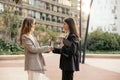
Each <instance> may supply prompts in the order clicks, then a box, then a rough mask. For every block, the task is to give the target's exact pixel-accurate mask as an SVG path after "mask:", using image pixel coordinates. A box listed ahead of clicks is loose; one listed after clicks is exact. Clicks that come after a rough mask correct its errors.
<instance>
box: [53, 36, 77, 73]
mask: <svg viewBox="0 0 120 80" xmlns="http://www.w3.org/2000/svg"><path fill="white" fill-rule="evenodd" d="M63 44H64V46H63V47H62V49H59V48H54V50H53V53H57V54H61V57H60V68H61V69H62V70H64V71H79V52H78V45H79V41H78V40H77V37H76V35H74V34H69V36H68V37H67V39H64V40H63Z"/></svg>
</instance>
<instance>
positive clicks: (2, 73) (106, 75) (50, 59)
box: [0, 54, 120, 80]
mask: <svg viewBox="0 0 120 80" xmlns="http://www.w3.org/2000/svg"><path fill="white" fill-rule="evenodd" d="M44 57H45V61H46V69H47V71H46V75H47V77H49V78H50V80H61V70H60V69H59V67H58V66H59V55H55V54H50V55H48V54H45V55H44ZM23 66H24V60H23V59H19V58H17V59H15V60H12V59H10V58H9V60H8V59H6V60H0V80H16V79H17V80H27V72H26V71H24V68H23ZM42 80H44V79H42ZM74 80H120V59H119V58H117V59H115V58H114V59H112V58H86V60H85V64H80V71H78V72H75V75H74Z"/></svg>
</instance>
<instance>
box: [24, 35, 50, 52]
mask: <svg viewBox="0 0 120 80" xmlns="http://www.w3.org/2000/svg"><path fill="white" fill-rule="evenodd" d="M22 44H23V46H24V47H25V48H26V49H27V50H29V51H30V52H32V53H44V52H49V51H50V47H49V46H43V47H35V46H34V45H33V42H32V40H31V39H30V38H27V37H26V36H23V37H22Z"/></svg>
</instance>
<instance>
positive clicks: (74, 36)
mask: <svg viewBox="0 0 120 80" xmlns="http://www.w3.org/2000/svg"><path fill="white" fill-rule="evenodd" d="M69 37H70V38H77V37H76V35H75V34H69Z"/></svg>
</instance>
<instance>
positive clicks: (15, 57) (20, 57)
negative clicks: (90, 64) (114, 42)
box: [0, 54, 120, 60]
mask: <svg viewBox="0 0 120 80" xmlns="http://www.w3.org/2000/svg"><path fill="white" fill-rule="evenodd" d="M86 58H108V59H109V58H111V59H120V54H86ZM23 59H25V56H24V55H0V60H23Z"/></svg>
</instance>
